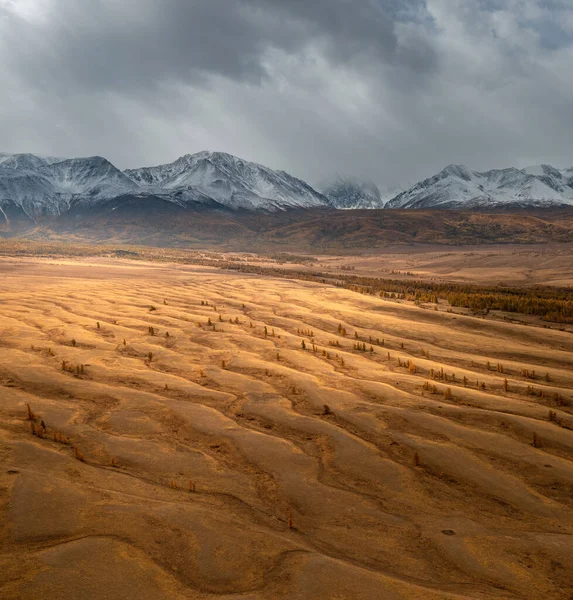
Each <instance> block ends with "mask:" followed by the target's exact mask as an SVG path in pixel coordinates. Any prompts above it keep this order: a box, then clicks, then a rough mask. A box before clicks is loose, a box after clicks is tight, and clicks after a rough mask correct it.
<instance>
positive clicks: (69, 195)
mask: <svg viewBox="0 0 573 600" xmlns="http://www.w3.org/2000/svg"><path fill="white" fill-rule="evenodd" d="M4 156H6V155H4ZM52 160H53V159H51V158H44V157H37V156H35V155H29V154H28V155H24V154H19V155H12V156H9V157H7V158H6V159H5V160H3V162H2V164H0V204H1V203H3V202H7V201H12V202H14V203H15V204H16V205H17V206H19V207H21V208H22V210H23V211H24V212H25V213H26V214H27V215H28V216H29V217H31V218H33V219H38V218H41V217H43V216H47V215H60V214H62V213H64V212H66V211H67V210H68V209H69V208H70V206H71V204H72V203H80V204H83V205H90V204H93V203H94V202H98V201H100V200H103V199H109V198H114V197H116V196H120V195H122V194H127V193H130V192H135V191H136V190H138V189H139V186H138V185H137V184H135V183H134V182H133V181H131V179H129V178H128V177H126V176H125V175H124V174H123V173H122V172H121V171H119V170H118V169H116V168H115V167H114V166H113V165H112V164H111V163H110V162H109V161H107V160H106V159H105V158H101V157H99V156H94V157H91V158H73V159H69V160H64V161H61V162H52Z"/></svg>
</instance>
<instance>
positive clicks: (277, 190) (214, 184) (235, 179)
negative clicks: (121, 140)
mask: <svg viewBox="0 0 573 600" xmlns="http://www.w3.org/2000/svg"><path fill="white" fill-rule="evenodd" d="M125 174H126V175H127V176H128V177H130V178H131V179H132V180H133V181H134V182H136V183H138V184H139V185H140V186H143V187H144V188H145V189H147V190H149V191H152V192H156V193H157V192H163V193H165V192H183V191H186V190H196V191H199V192H201V193H202V194H204V195H205V196H207V197H209V198H212V199H213V200H215V201H216V202H218V203H220V204H222V205H224V206H226V207H228V208H233V209H249V210H256V209H264V210H277V209H279V210H284V209H285V208H316V207H320V206H329V204H330V203H329V201H328V199H327V198H326V197H325V196H323V195H322V194H319V193H318V192H316V191H315V190H314V189H313V188H311V187H310V186H309V185H308V184H307V183H305V182H304V181H301V180H300V179H297V178H295V177H292V176H291V175H289V174H288V173H285V172H284V171H273V170H272V169H269V168H268V167H265V166H263V165H259V164H257V163H252V162H248V161H245V160H242V159H240V158H237V157H235V156H231V155H230V154H225V153H223V152H199V153H198V154H187V155H185V156H182V157H181V158H179V159H178V160H176V161H175V162H173V163H170V164H166V165H160V166H157V167H148V168H143V169H128V170H126V171H125Z"/></svg>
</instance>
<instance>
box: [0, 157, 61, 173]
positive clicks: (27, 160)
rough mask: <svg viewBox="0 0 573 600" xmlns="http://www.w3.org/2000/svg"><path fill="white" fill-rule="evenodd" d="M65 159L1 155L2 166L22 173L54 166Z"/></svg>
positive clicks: (0, 164) (0, 163) (0, 162)
mask: <svg viewBox="0 0 573 600" xmlns="http://www.w3.org/2000/svg"><path fill="white" fill-rule="evenodd" d="M62 160H64V159H62V158H56V157H54V156H40V155H39V154H4V153H0V166H2V167H5V168H8V169H20V170H22V171H36V170H37V169H40V168H41V167H45V166H47V165H52V164H54V163H57V162H60V161H62Z"/></svg>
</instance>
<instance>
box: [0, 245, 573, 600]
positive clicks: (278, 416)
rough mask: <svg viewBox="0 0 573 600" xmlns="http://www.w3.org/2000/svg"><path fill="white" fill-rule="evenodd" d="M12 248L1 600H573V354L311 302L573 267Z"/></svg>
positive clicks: (1, 381)
mask: <svg viewBox="0 0 573 600" xmlns="http://www.w3.org/2000/svg"><path fill="white" fill-rule="evenodd" d="M8 244H9V242H3V243H2V244H0V254H2V257H1V258H0V274H1V276H2V277H1V283H0V294H1V300H2V301H1V303H0V322H1V325H0V343H1V345H2V352H1V353H0V394H1V396H2V403H1V404H0V411H1V415H0V465H1V469H0V490H1V493H0V547H1V548H2V551H1V553H0V595H1V596H2V598H6V599H7V600H16V599H19V600H20V599H27V598H37V597H42V598H43V599H47V600H50V599H52V598H53V599H56V598H62V597H81V598H85V599H91V598H94V599H95V598H102V597H109V598H121V597H135V596H137V597H138V598H141V599H143V600H147V599H149V600H151V599H153V600H155V599H157V600H159V599H160V598H161V599H169V600H170V599H174V600H177V599H183V598H185V599H188V598H197V599H201V600H203V599H205V600H207V599H209V600H215V599H220V598H221V599H227V600H237V599H238V598H249V599H252V600H257V599H268V598H269V599H270V598H273V599H275V598H279V599H280V598H284V599H285V600H286V599H291V598H298V599H306V598H308V599H311V598H337V597H338V598H343V599H346V598H348V599H350V598H352V599H364V600H371V599H372V600H376V599H378V598H380V599H385V600H386V599H388V598H392V599H404V600H406V599H411V598H424V599H426V598H429V599H432V598H435V599H438V598H439V599H444V598H451V599H460V600H461V599H494V598H495V599H499V598H507V599H516V598H526V599H530V598H531V599H532V600H533V599H536V598H540V597H542V598H548V599H555V600H568V599H569V597H570V590H571V587H572V585H573V579H572V576H571V573H573V543H572V542H571V540H572V539H573V538H572V536H573V519H572V514H573V512H572V508H573V506H572V504H571V498H572V492H573V462H572V456H573V454H572V450H573V408H572V406H573V378H572V376H571V373H572V372H573V338H572V337H571V333H570V332H569V331H568V330H563V331H562V330H561V329H562V326H561V325H559V324H553V323H546V324H548V325H550V328H544V327H542V325H541V323H537V324H536V323H531V324H525V323H524V322H514V321H513V320H511V319H508V320H504V319H503V318H502V315H500V317H499V318H497V319H493V318H491V316H490V317H488V318H483V316H474V315H471V314H469V313H468V314H465V313H464V312H463V311H459V310H457V309H454V311H453V312H450V311H449V309H448V306H447V305H445V304H443V303H440V304H439V306H438V310H433V309H432V310H427V308H426V309H425V308H424V306H418V305H416V303H415V302H413V301H409V300H401V299H396V298H384V297H379V296H378V295H376V296H373V295H371V294H369V293H360V292H358V291H353V290H351V289H345V288H341V287H336V286H335V285H332V284H331V283H330V282H327V283H322V282H321V281H320V280H304V279H303V274H304V273H305V272H306V273H307V274H308V273H310V272H312V271H316V272H321V273H327V274H329V276H332V279H333V280H334V279H335V278H336V275H337V274H338V275H340V274H349V275H352V276H359V277H371V276H383V277H384V278H385V279H386V280H389V279H391V278H394V279H395V280H400V281H405V282H407V281H409V280H411V279H412V277H413V274H415V276H416V280H418V281H426V282H428V283H430V282H432V281H434V282H435V281H436V280H438V279H439V280H440V281H442V282H443V281H450V282H462V283H463V282H465V283H466V284H469V283H470V282H471V284H472V285H481V284H490V285H491V283H492V279H491V278H488V277H487V275H486V274H485V272H484V271H483V264H491V265H493V268H496V269H497V272H496V279H497V278H499V279H500V280H502V281H505V283H506V284H509V283H513V284H515V285H524V286H535V285H547V284H555V285H570V283H571V278H572V277H573V273H572V272H571V264H572V263H571V261H570V254H569V253H570V252H571V250H570V249H569V248H568V247H567V246H563V245H560V246H558V247H557V249H555V248H553V249H551V248H549V247H544V248H543V250H540V248H535V247H530V248H523V249H516V248H511V249H508V248H503V247H502V248H500V247H489V248H487V249H483V248H482V249H479V248H478V249H454V250H453V251H451V252H450V251H447V252H444V251H443V250H440V249H433V250H431V251H426V252H412V251H411V250H410V251H408V252H406V251H404V249H401V248H394V249H392V250H391V251H387V252H385V253H383V254H381V255H379V256H369V255H364V256H336V255H333V254H325V255H316V256H303V255H299V256H296V255H285V254H283V255H281V254H275V255H258V256H256V255H245V254H240V253H238V254H237V253H220V252H214V251H210V250H206V251H197V252H193V251H191V252H186V251H182V250H176V249H153V248H141V247H129V246H125V247H123V250H121V251H120V250H116V251H115V252H112V249H110V248H105V247H100V248H98V247H96V246H72V245H65V244H60V245H57V244H56V245H53V244H52V245H51V246H49V245H46V246H44V247H43V251H42V250H41V249H40V248H41V246H40V245H39V243H38V245H36V246H34V245H33V244H32V245H28V243H25V244H24V243H21V242H11V244H12V245H11V246H8ZM18 244H20V245H18ZM122 252H123V255H122ZM26 253H27V254H28V255H26ZM32 253H34V254H35V256H33V255H32ZM18 254H20V255H19V256H18ZM42 254H43V256H40V257H38V255H42ZM74 254H75V255H74ZM98 254H99V255H98ZM128 256H129V257H130V258H127V257H128ZM242 263H245V264H248V265H249V266H250V267H252V268H254V269H261V272H241V271H240V270H237V269H234V270H229V268H227V266H228V265H231V264H234V265H241V264H242ZM496 264H497V265H498V266H497V267H495V265H496ZM534 267H535V268H534ZM263 268H266V269H269V270H267V271H263V270H262V269H263ZM289 270H291V271H292V274H293V276H292V277H288V271H289ZM279 271H280V273H279ZM559 273H560V275H558V274H559ZM279 275H280V276H279ZM511 277H513V279H511ZM380 285H383V284H382V283H381V284H380ZM524 289H525V288H524ZM514 316H516V317H518V315H514ZM567 327H568V326H567Z"/></svg>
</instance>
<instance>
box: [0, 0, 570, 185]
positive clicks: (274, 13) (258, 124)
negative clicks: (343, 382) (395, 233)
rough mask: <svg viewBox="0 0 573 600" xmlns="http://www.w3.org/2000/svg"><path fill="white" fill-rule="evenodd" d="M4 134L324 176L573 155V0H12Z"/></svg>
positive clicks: (2, 10) (32, 146) (2, 47)
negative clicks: (195, 155) (219, 154)
mask: <svg viewBox="0 0 573 600" xmlns="http://www.w3.org/2000/svg"><path fill="white" fill-rule="evenodd" d="M0 59H1V60H0V90H1V94H0V151H5V152H25V151H29V152H37V153H43V154H50V155H57V156H72V155H73V156H78V155H83V156H86V155H94V154H101V155H104V156H106V157H107V158H109V159H110V160H112V161H113V162H114V163H115V164H116V165H117V166H119V167H121V168H126V167H134V166H143V165H150V164H158V163H162V162H168V161H171V160H173V159H175V158H177V157H178V156H180V155H181V154H185V153H189V152H196V151H199V150H203V149H209V150H223V151H227V152H230V153H233V154H237V155H239V156H242V157H243V158H246V159H249V160H255V161H257V162H262V163H265V164H268V165H269V166H272V167H275V168H282V169H284V170H287V171H290V172H291V173H293V174H294V175H297V176H300V177H303V178H305V179H307V180H309V181H310V182H311V183H317V182H319V181H320V180H322V179H324V178H327V177H328V176H330V175H331V174H334V173H339V174H349V175H357V176H359V177H366V178H369V179H372V180H374V181H375V182H376V183H378V184H379V185H381V186H383V187H385V186H392V185H397V184H400V183H408V182H411V181H414V180H417V179H419V178H421V177H425V176H428V175H430V174H432V173H433V172H435V171H437V170H439V169H441V168H442V167H444V166H445V165H446V164H449V163H452V162H455V163H465V164H467V165H468V166H470V167H473V168H476V169H485V168H491V167H504V166H510V165H512V166H527V165H528V164H535V163H541V162H549V163H552V164H555V166H571V165H573V151H572V143H571V140H572V139H573V118H572V117H571V108H572V107H573V80H572V79H571V77H570V76H568V74H570V73H571V72H573V7H572V6H571V3H570V2H565V1H559V0H527V1H522V0H465V1H464V2H457V1H456V0H427V1H422V0H352V1H351V0H162V1H161V2H158V1H157V0H82V2H77V0H0Z"/></svg>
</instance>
